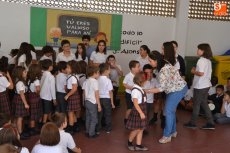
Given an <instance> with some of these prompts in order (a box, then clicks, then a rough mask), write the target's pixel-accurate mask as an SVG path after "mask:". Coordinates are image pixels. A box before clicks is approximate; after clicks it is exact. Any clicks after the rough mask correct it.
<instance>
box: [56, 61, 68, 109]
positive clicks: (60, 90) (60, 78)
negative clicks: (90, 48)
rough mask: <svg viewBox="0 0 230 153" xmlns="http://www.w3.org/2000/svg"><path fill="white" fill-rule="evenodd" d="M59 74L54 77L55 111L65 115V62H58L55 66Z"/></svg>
mask: <svg viewBox="0 0 230 153" xmlns="http://www.w3.org/2000/svg"><path fill="white" fill-rule="evenodd" d="M57 67H58V70H59V73H58V74H57V75H56V89H57V92H56V97H57V107H56V110H57V111H58V112H61V113H66V108H67V102H66V101H65V99H64V97H65V95H66V90H65V89H66V80H67V75H66V68H67V62H65V61H60V62H59V63H58V65H57Z"/></svg>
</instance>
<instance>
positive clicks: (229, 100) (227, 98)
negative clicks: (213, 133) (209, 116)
mask: <svg viewBox="0 0 230 153" xmlns="http://www.w3.org/2000/svg"><path fill="white" fill-rule="evenodd" d="M214 119H215V121H216V122H217V123H219V124H229V123H230V91H226V92H225V94H224V99H223V104H222V107H221V113H216V114H215V115H214Z"/></svg>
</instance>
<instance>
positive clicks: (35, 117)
mask: <svg viewBox="0 0 230 153" xmlns="http://www.w3.org/2000/svg"><path fill="white" fill-rule="evenodd" d="M27 75H28V77H27V86H28V91H27V99H28V103H29V105H30V109H29V111H30V134H31V135H34V134H36V131H35V124H36V122H38V121H39V119H40V118H41V116H42V108H41V101H40V95H39V94H40V89H41V87H40V79H41V75H42V72H41V68H40V65H38V64H31V65H30V67H29V71H28V74H27Z"/></svg>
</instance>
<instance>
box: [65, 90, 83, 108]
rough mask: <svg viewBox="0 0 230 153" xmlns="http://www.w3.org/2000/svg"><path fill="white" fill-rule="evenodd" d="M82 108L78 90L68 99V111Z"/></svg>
mask: <svg viewBox="0 0 230 153" xmlns="http://www.w3.org/2000/svg"><path fill="white" fill-rule="evenodd" d="M80 110H81V99H80V95H79V93H78V91H77V92H75V93H74V94H73V95H71V96H70V97H69V98H68V99H67V112H72V111H80Z"/></svg>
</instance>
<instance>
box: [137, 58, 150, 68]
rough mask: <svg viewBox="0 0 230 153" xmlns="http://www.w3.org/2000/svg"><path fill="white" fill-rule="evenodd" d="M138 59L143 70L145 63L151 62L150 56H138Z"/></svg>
mask: <svg viewBox="0 0 230 153" xmlns="http://www.w3.org/2000/svg"><path fill="white" fill-rule="evenodd" d="M136 60H137V61H138V62H139V63H140V67H141V70H143V67H144V65H145V64H149V56H146V57H145V58H143V57H141V56H138V57H137V59H136Z"/></svg>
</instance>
